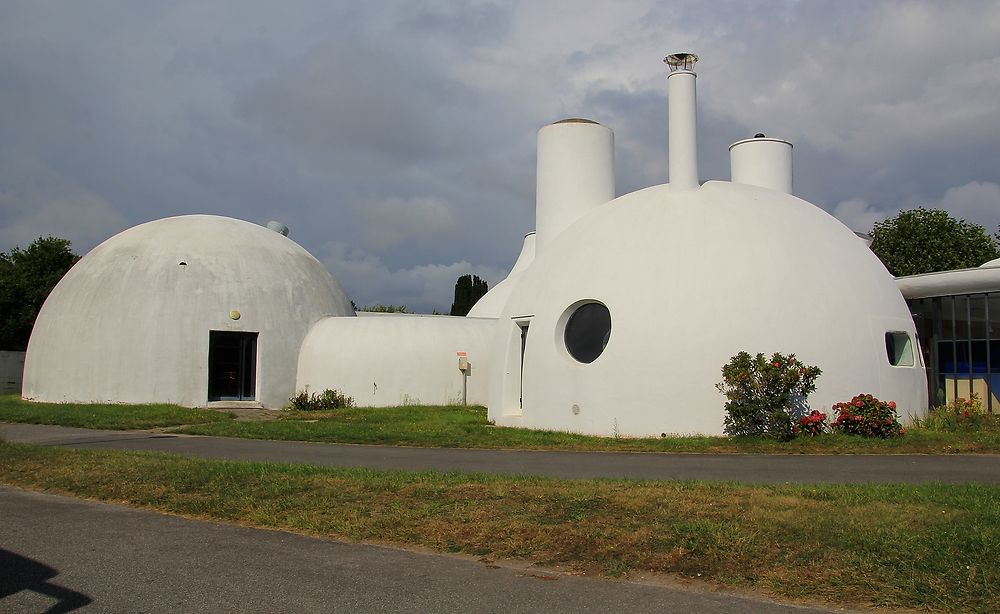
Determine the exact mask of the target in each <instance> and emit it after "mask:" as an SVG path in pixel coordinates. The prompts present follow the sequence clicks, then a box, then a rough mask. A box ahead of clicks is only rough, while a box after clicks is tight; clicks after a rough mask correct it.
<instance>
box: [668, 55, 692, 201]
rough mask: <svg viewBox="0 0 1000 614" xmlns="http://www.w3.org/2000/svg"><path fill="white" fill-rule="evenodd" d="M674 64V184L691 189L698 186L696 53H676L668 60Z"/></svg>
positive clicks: (671, 118) (670, 165) (670, 80)
mask: <svg viewBox="0 0 1000 614" xmlns="http://www.w3.org/2000/svg"><path fill="white" fill-rule="evenodd" d="M663 61H664V62H666V63H667V66H669V67H670V75H668V76H667V95H668V97H669V100H668V102H669V116H668V119H669V126H668V128H667V137H668V138H667V144H668V151H667V161H668V168H669V170H670V187H671V189H674V190H690V189H692V188H696V187H698V109H697V106H698V105H697V95H696V93H695V81H696V80H697V75H696V74H695V72H694V65H695V63H696V62H697V61H698V56H696V55H694V54H693V53H674V54H671V55H668V56H667V57H666V58H665V59H664V60H663Z"/></svg>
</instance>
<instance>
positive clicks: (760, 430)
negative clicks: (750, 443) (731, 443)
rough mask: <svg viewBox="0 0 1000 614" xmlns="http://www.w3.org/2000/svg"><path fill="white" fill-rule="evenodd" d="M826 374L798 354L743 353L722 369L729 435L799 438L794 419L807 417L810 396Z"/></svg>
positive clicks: (721, 384)
mask: <svg viewBox="0 0 1000 614" xmlns="http://www.w3.org/2000/svg"><path fill="white" fill-rule="evenodd" d="M821 373H822V371H820V369H819V368H818V367H811V366H809V365H805V364H803V363H802V362H801V361H799V359H797V358H796V357H795V354H789V355H787V356H784V355H782V354H778V353H775V354H773V355H772V356H771V358H770V359H768V358H766V357H765V356H764V354H760V353H758V354H757V355H756V356H751V355H750V354H748V353H747V352H740V353H739V354H737V355H736V356H733V357H732V359H730V361H729V362H728V363H727V364H725V365H723V367H722V381H721V382H720V383H719V384H717V385H716V388H718V389H719V391H720V392H722V394H724V395H726V399H728V401H727V402H726V421H725V430H726V433H728V434H730V435H734V436H753V435H757V436H764V437H770V438H772V439H778V440H780V441H787V440H789V439H791V438H793V437H794V436H795V425H794V420H795V418H796V417H799V416H804V415H806V410H807V407H806V396H808V394H809V393H810V392H812V391H814V390H816V378H818V377H819V376H820V374H821Z"/></svg>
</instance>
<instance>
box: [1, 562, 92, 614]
mask: <svg viewBox="0 0 1000 614" xmlns="http://www.w3.org/2000/svg"><path fill="white" fill-rule="evenodd" d="M57 575H59V572H58V571H57V570H55V569H53V568H51V567H49V566H48V565H45V564H44V563H39V562H38V561H34V560H32V559H29V558H27V557H23V556H21V555H20V554H14V553H13V552H10V551H7V550H4V549H3V548H0V600H3V599H5V598H7V597H9V596H11V595H13V594H14V593H17V592H19V591H32V592H34V593H39V594H41V595H46V596H48V597H51V598H53V599H55V600H56V601H57V603H56V604H55V605H53V606H52V607H51V608H49V609H48V610H46V611H45V612H46V614H57V613H59V612H72V611H73V610H76V609H77V608H82V607H83V606H85V605H87V604H89V603H90V602H91V601H93V600H92V599H91V598H90V597H88V596H87V595H84V594H83V593H78V592H76V591H74V590H70V589H68V588H65V587H62V586H59V585H58V584H53V583H51V582H49V580H51V579H52V578H54V577H56V576H57ZM2 607H3V605H2V604H0V609H2Z"/></svg>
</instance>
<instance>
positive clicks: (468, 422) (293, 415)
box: [179, 406, 1000, 454]
mask: <svg viewBox="0 0 1000 614" xmlns="http://www.w3.org/2000/svg"><path fill="white" fill-rule="evenodd" d="M179 431H180V432H183V433H189V434H196V435H216V436H223V437H243V438H248V439H277V440H292V441H320V442H328V443H334V442H336V443H360V444H387V445H404V446H428V447H450V448H454V447H464V448H520V449H538V450H601V451H627V452H704V453H708V452H730V453H765V454H902V453H928V454H952V453H987V452H1000V428H998V427H994V428H991V429H986V430H982V431H978V432H960V433H946V432H934V431H928V430H923V429H915V430H910V431H909V432H908V434H907V436H906V437H903V438H900V439H892V440H880V439H874V440H873V439H864V438H861V437H852V436H849V435H824V436H822V437H817V438H800V439H797V440H795V441H791V442H787V443H780V442H776V441H772V440H766V439H733V438H729V437H677V436H671V437H654V438H646V439H626V438H614V437H590V436H586V435H575V434H572V433H562V432H557V431H537V430H530V429H515V428H503V427H496V426H493V425H491V424H490V423H489V422H488V421H487V420H486V410H485V409H484V408H482V407H462V406H447V407H439V406H433V407H425V406H406V407H387V408H350V409H341V410H335V411H331V412H287V413H286V414H285V415H283V416H282V418H281V419H279V420H275V421H270V422H224V423H214V424H203V425H197V426H190V427H184V428H181V429H179Z"/></svg>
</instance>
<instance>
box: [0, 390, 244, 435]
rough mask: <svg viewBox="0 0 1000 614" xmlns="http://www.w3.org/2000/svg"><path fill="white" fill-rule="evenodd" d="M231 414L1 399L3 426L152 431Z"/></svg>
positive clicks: (161, 405) (165, 407)
mask: <svg viewBox="0 0 1000 614" xmlns="http://www.w3.org/2000/svg"><path fill="white" fill-rule="evenodd" d="M235 417H236V416H234V415H233V414H231V413H228V412H221V411H215V410H212V409H191V408H189V407H180V406H179V405H168V404H164V403H156V404H144V405H124V404H101V403H39V402H37V401H24V400H22V399H21V397H19V396H17V395H3V396H0V422H21V423H25V424H55V425H59V426H73V427H79V428H85V429H114V430H128V429H151V428H159V427H164V426H179V425H182V424H205V423H208V422H224V421H232V419H233V418H235Z"/></svg>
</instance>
